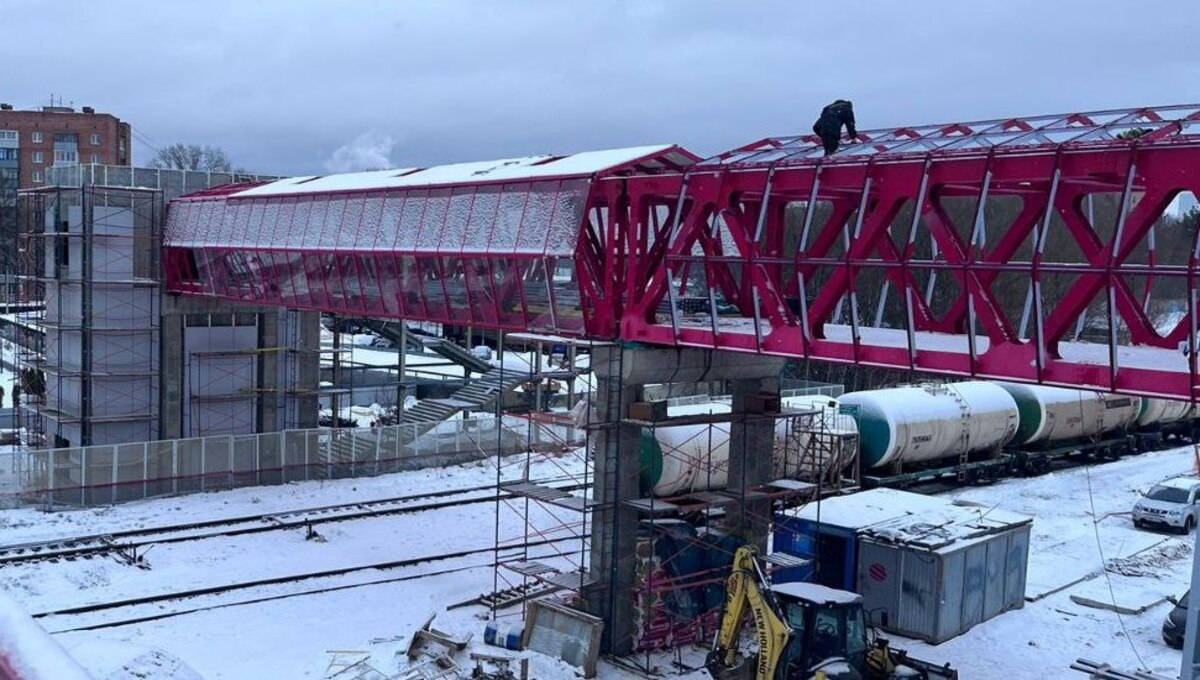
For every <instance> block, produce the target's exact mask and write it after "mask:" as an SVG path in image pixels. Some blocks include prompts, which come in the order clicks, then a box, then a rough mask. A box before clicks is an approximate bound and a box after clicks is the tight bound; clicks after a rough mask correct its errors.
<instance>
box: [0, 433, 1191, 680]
mask: <svg viewBox="0 0 1200 680" xmlns="http://www.w3.org/2000/svg"><path fill="white" fill-rule="evenodd" d="M567 460H572V461H574V460H577V458H576V457H568V458H565V459H545V460H542V461H540V462H538V463H536V464H535V466H534V468H533V470H532V475H533V476H534V477H540V476H544V477H552V476H558V475H561V474H562V467H561V466H563V465H567V464H568V463H567V462H566V461H567ZM1193 467H1194V456H1193V451H1192V449H1191V448H1190V447H1189V448H1186V449H1179V450H1173V451H1166V452H1160V453H1151V454H1145V455H1141V456H1136V457H1131V458H1126V459H1124V460H1121V461H1117V462H1114V463H1108V464H1104V465H1097V466H1093V467H1090V468H1076V469H1072V470H1067V471H1063V472H1057V473H1052V474H1049V475H1046V476H1043V477H1037V478H1031V479H1014V480H1009V481H1006V482H1002V483H999V484H996V485H993V486H986V487H976V488H967V489H962V490H958V491H955V492H951V493H950V494H949V495H950V496H952V497H955V498H962V499H966V500H971V501H974V502H978V503H983V504H986V505H989V506H992V505H994V506H997V507H1001V508H1003V509H1005V510H1010V511H1016V512H1022V513H1027V514H1030V515H1033V516H1034V517H1035V520H1034V529H1033V539H1032V541H1033V542H1032V549H1031V556H1030V566H1029V576H1028V581H1029V589H1028V591H1027V596H1028V597H1029V598H1035V599H1034V601H1027V602H1026V604H1025V606H1024V608H1023V609H1020V610H1016V611H1012V612H1008V613H1005V614H1002V615H1001V616H999V617H998V618H996V619H994V620H991V621H987V622H985V623H983V624H981V625H979V626H977V627H975V628H974V629H972V630H971V631H970V632H968V633H967V634H965V635H962V636H960V637H958V638H955V639H953V640H950V641H948V642H946V643H943V644H941V645H938V646H929V645H925V644H922V643H916V642H911V641H905V640H901V639H898V638H895V637H894V636H893V640H894V642H895V643H896V644H897V645H898V646H900V647H906V648H908V649H910V650H912V651H913V652H914V653H915V654H916V655H919V656H920V657H922V658H925V659H928V660H931V661H948V662H950V663H952V664H953V665H954V666H956V667H957V668H959V669H961V670H962V672H963V676H962V677H965V678H972V679H980V680H1000V679H1001V678H1013V677H1028V678H1034V677H1039V678H1042V677H1055V678H1057V677H1068V678H1069V677H1072V675H1078V676H1079V677H1081V678H1082V677H1084V676H1083V675H1082V674H1075V673H1072V672H1071V671H1070V670H1068V667H1069V665H1070V663H1071V662H1072V661H1073V660H1075V659H1076V658H1078V657H1085V658H1090V659H1095V660H1098V661H1105V662H1108V663H1111V664H1113V665H1114V666H1117V667H1120V668H1124V669H1128V670H1133V669H1136V668H1139V667H1142V668H1147V669H1149V670H1151V671H1154V672H1158V673H1163V674H1166V675H1170V676H1174V674H1175V673H1176V672H1177V671H1178V666H1179V659H1180V653H1179V652H1178V651H1176V650H1173V649H1170V648H1169V647H1167V646H1166V645H1165V644H1164V643H1163V641H1162V639H1161V637H1160V634H1159V629H1160V627H1161V624H1162V620H1163V617H1164V616H1165V614H1166V611H1167V608H1168V607H1169V604H1167V603H1166V602H1165V601H1164V600H1163V598H1165V597H1166V596H1167V595H1176V596H1178V595H1181V594H1182V593H1183V591H1184V590H1185V589H1186V584H1187V577H1188V573H1189V566H1190V557H1191V548H1190V540H1188V541H1185V540H1182V539H1181V538H1180V537H1177V536H1172V535H1167V534H1157V533H1151V532H1146V531H1140V530H1136V529H1134V528H1133V527H1132V525H1131V523H1130V520H1129V517H1128V514H1126V513H1128V511H1129V509H1130V508H1131V506H1132V504H1133V502H1134V501H1135V500H1136V498H1137V495H1138V493H1139V492H1141V491H1143V490H1145V489H1146V488H1147V487H1148V486H1149V485H1151V484H1153V483H1154V482H1156V481H1158V480H1160V479H1163V478H1166V477H1170V476H1174V475H1177V474H1186V473H1189V472H1190V471H1192V469H1193ZM503 474H504V475H505V476H506V477H512V476H517V475H519V474H521V466H518V465H512V466H508V467H506V469H505V470H504V472H503ZM496 476H497V475H496V469H495V466H494V463H493V462H488V463H482V464H477V465H472V466H462V467H456V468H449V469H439V470H425V471H419V472H413V473H403V474H396V475H389V476H383V477H378V478H373V479H347V480H339V481H332V482H324V483H320V482H311V483H303V484H290V485H285V486H279V487H265V488H247V489H239V490H234V491H227V492H220V493H209V494H201V495H194V496H186V497H178V498H169V499H160V500H152V501H142V502H136V503H129V504H125V505H121V506H116V507H110V508H96V509H87V510H76V511H63V512H55V513H45V512H41V511H38V510H34V509H21V510H8V511H3V512H0V529H2V530H3V535H4V537H5V541H4V543H6V544H12V543H18V542H24V541H38V540H47V539H51V538H55V537H63V536H77V535H82V534H91V533H101V532H105V531H116V530H120V529H127V528H132V527H139V526H157V525H165V524H177V523H181V522H187V521H193V520H200V519H210V518H216V517H225V516H241V515H247V514H252V513H264V512H271V511H275V510H278V511H284V510H291V509H295V508H300V507H310V506H317V505H322V504H330V503H339V502H347V501H352V500H363V499H372V498H382V497H390V496H400V495H406V494H413V493H419V492H422V491H431V490H437V489H449V488H460V487H472V486H476V485H483V484H488V483H491V482H494V481H495V480H496ZM494 508H495V506H494V505H493V504H475V505H464V506H461V507H451V508H442V509H438V510H431V511H429V512H423V513H418V514H410V515H401V516H395V517H383V518H375V519H370V520H366V521H356V522H348V523H344V524H332V525H326V526H323V527H321V528H320V529H319V531H320V534H321V538H322V539H323V540H319V541H314V540H306V539H305V535H304V533H303V532H301V531H281V532H272V533H264V534H254V535H250V536H241V537H228V538H221V539H211V540H208V541H202V542H197V543H181V544H175V545H163V546H159V547H156V548H155V549H151V550H150V551H149V553H148V554H147V555H146V559H147V561H148V562H149V566H150V569H148V570H146V569H139V568H137V567H135V566H130V565H128V564H124V563H122V562H121V561H119V560H117V559H113V558H99V559H93V560H78V561H60V562H58V563H38V564H35V565H27V566H11V567H6V568H4V569H0V588H3V590H4V591H6V592H7V593H8V594H9V595H11V596H12V597H14V598H15V599H17V600H18V601H19V602H20V603H21V604H22V605H23V606H24V607H25V608H26V609H27V610H29V611H31V612H35V613H37V612H47V611H54V610H60V609H63V608H67V607H73V606H79V605H85V604H92V603H98V602H106V601H113V600H118V599H123V598H129V597H137V596H143V595H153V594H158V593H162V592H174V591H182V590H185V589H188V588H198V587H204V586H209V585H221V584H228V583H234V582H240V581H248V580H254V579H259V578H264V577H267V576H272V575H287V574H293V573H303V572H311V571H317V570H318V569H322V568H328V567H331V566H339V565H340V566H344V565H353V564H364V563H373V562H380V561H384V560H388V559H397V560H398V559H404V558H409V557H415V556H419V555H426V554H435V553H443V552H452V551H455V550H464V549H469V548H475V547H481V546H490V545H492V544H493V541H494V539H495V537H496V534H497V522H496V517H495V514H494ZM555 512H556V514H557V515H558V516H557V517H552V516H551V515H550V513H549V512H547V511H544V510H538V509H536V508H535V509H534V510H532V511H530V517H531V519H532V521H533V522H534V523H535V525H536V526H538V527H540V528H542V529H546V530H555V531H562V530H561V528H560V527H561V525H562V523H563V522H564V520H565V521H570V518H569V517H565V516H564V514H563V513H566V512H568V511H566V510H562V509H559V510H556V511H555ZM519 515H520V513H519V512H517V511H516V509H513V510H510V509H508V508H507V507H506V506H504V505H501V517H500V522H499V526H500V530H499V533H500V535H501V538H503V539H515V538H517V537H518V536H520V535H521V534H522V532H523V531H524V529H523V524H522V520H521V518H520V516H519ZM1094 520H1095V521H1094ZM552 535H553V534H552ZM539 538H545V536H542V537H539ZM568 546H569V547H568ZM564 547H568V549H572V548H573V549H574V550H575V551H578V544H577V542H576V543H574V544H571V543H567V544H564ZM483 561H487V560H486V559H485V560H483ZM560 564H562V565H563V566H564V567H565V566H567V563H566V562H562V561H560ZM1105 565H1107V567H1108V569H1107V570H1105V569H1104V566H1105ZM451 566H462V567H464V568H463V569H461V570H459V571H455V572H453V573H447V574H443V575H440V576H429V577H421V575H422V574H427V573H432V572H436V571H439V570H441V569H445V568H446V567H451ZM408 576H411V577H413V578H412V579H410V580H393V581H391V582H388V583H381V584H377V585H359V584H361V583H365V582H368V581H375V580H382V579H384V578H394V577H408ZM330 585H339V586H340V585H349V586H357V587H347V588H344V589H340V590H334V591H329V592H323V593H320V594H307V595H302V594H296V593H301V592H303V591H307V590H312V589H316V588H318V587H321V586H330ZM494 586H495V581H494V574H493V570H492V569H491V568H490V567H482V566H481V567H476V568H470V565H468V564H465V563H449V562H447V563H441V564H432V563H431V564H428V565H424V566H417V567H413V568H410V569H407V570H404V571H391V572H382V571H381V572H369V573H360V574H356V575H353V576H347V577H340V578H338V579H333V580H324V581H305V582H297V583H296V584H285V585H284V586H282V587H280V588H275V587H273V588H270V589H263V590H250V591H246V592H239V593H235V594H232V595H231V594H226V595H223V596H220V597H218V596H212V599H205V598H192V599H191V600H188V601H186V602H181V603H171V604H166V605H160V606H158V607H157V608H156V609H155V610H154V613H162V612H163V611H165V610H169V609H171V608H175V607H178V608H180V609H201V608H203V607H204V606H206V605H208V604H212V605H214V606H213V608H210V609H206V610H202V611H195V612H193V613H188V614H183V615H179V616H172V617H168V618H161V619H157V620H152V621H145V622H142V623H135V624H131V625H123V626H118V627H109V628H100V629H96V630H87V631H77V632H66V633H61V634H58V635H56V637H57V639H58V640H59V641H61V642H62V643H63V644H64V645H65V646H66V647H68V648H69V649H71V650H72V651H73V652H74V653H75V654H76V655H77V657H79V658H80V660H81V661H83V662H84V663H85V664H87V665H88V666H89V667H90V668H91V669H92V670H93V672H94V673H95V675H96V677H98V678H112V679H116V678H122V679H124V678H133V677H138V678H153V679H155V680H166V679H168V678H171V679H174V680H194V679H195V678H205V679H208V680H217V679H232V678H248V677H274V678H324V677H327V676H328V673H329V668H330V662H331V659H333V657H332V656H331V652H332V651H351V652H355V653H362V654H369V655H370V659H369V663H371V664H372V665H374V666H376V667H377V668H378V669H379V670H380V671H382V672H384V673H396V672H398V671H400V670H401V669H403V668H404V667H405V665H406V660H405V657H404V654H403V650H404V649H405V648H406V647H407V644H408V642H409V639H410V638H411V636H412V635H413V633H414V632H415V630H416V629H418V628H419V627H420V626H421V624H422V623H424V621H425V620H426V619H427V617H428V616H429V615H430V614H431V613H434V612H440V613H439V615H438V618H437V626H438V627H439V628H441V629H443V630H446V631H448V632H451V633H453V634H456V635H464V636H465V635H467V634H473V635H474V639H473V641H472V643H471V646H470V647H471V650H472V651H482V652H493V653H504V652H502V651H500V650H497V648H494V647H489V646H486V645H484V644H483V632H484V625H485V623H486V619H487V612H486V611H485V610H484V609H482V608H480V607H464V608H458V609H454V610H452V611H449V612H447V611H444V609H445V607H446V606H447V605H450V604H452V603H456V602H460V601H462V600H465V599H469V598H472V597H474V596H477V595H479V594H482V593H486V592H491V591H492V589H493V587H494ZM1110 586H1111V589H1110ZM288 593H293V594H295V596H292V597H285V598H276V597H275V596H277V595H280V594H288ZM1072 596H1075V597H1074V599H1073V597H1072ZM267 598H274V599H267ZM253 600H261V601H259V602H254V603H250V602H251V601H253ZM1080 601H1083V602H1091V603H1092V606H1088V605H1086V604H1079V602H1080ZM1114 601H1115V603H1116V604H1117V605H1118V606H1120V607H1122V608H1127V609H1130V608H1131V609H1138V608H1142V607H1145V609H1144V611H1142V612H1141V613H1138V614H1132V615H1123V616H1122V615H1118V614H1117V613H1114V612H1112V611H1109V610H1108V609H1105V608H1096V606H1094V605H1095V604H1096V603H1099V604H1101V605H1104V604H1112V603H1113V602H1114ZM237 602H247V603H246V604H235V603H237ZM131 613H133V612H131ZM142 613H144V612H142ZM121 616H122V614H121V613H120V612H110V613H107V614H105V615H102V616H98V617H95V618H86V619H85V618H80V617H70V616H68V617H61V616H55V617H46V618H42V619H40V622H41V623H42V624H43V625H44V626H45V627H46V628H47V629H49V630H51V631H56V630H67V629H71V628H75V627H80V626H81V625H83V624H89V625H90V624H92V623H96V622H101V623H102V622H104V621H106V620H110V619H118V618H120V617H121ZM105 617H108V618H107V619H106V618H105ZM508 620H510V621H514V622H516V619H511V618H510V619H508ZM466 657H467V655H466V653H463V654H461V655H460V662H461V663H462V664H463V665H464V666H465V665H467V664H468V660H467V658H466ZM535 657H536V658H533V659H532V667H531V677H534V678H539V679H549V678H560V677H562V678H569V677H574V676H575V674H574V672H573V671H572V670H571V669H570V668H569V667H567V666H565V665H563V664H562V663H561V662H557V661H554V660H551V659H549V658H546V657H540V656H536V655H535ZM679 658H681V659H682V661H683V663H684V664H685V665H687V666H692V667H698V666H699V665H700V663H701V662H702V659H703V650H701V649H698V648H691V649H686V650H684V651H683V653H682V654H681V656H680V657H679ZM675 660H676V657H675V656H674V655H661V656H656V657H653V658H652V659H651V663H652V664H653V665H655V666H656V667H657V668H658V670H659V671H661V672H663V673H664V674H666V675H668V676H671V675H678V677H683V678H691V679H696V678H704V677H707V674H706V673H705V672H703V671H699V670H693V671H690V672H687V671H679V670H678V668H677V667H676V666H675V665H674V661H675ZM640 661H642V662H644V661H645V658H644V657H643V658H641V659H640ZM600 677H602V678H627V677H628V678H633V677H639V676H638V675H635V674H633V673H630V672H629V671H627V670H625V669H622V668H619V667H617V666H614V665H612V664H609V663H606V662H602V663H601V668H600Z"/></svg>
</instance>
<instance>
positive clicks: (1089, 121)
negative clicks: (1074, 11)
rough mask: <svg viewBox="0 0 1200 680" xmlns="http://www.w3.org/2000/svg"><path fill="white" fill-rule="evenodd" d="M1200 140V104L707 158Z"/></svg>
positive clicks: (803, 158) (879, 133)
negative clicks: (833, 148) (833, 147)
mask: <svg viewBox="0 0 1200 680" xmlns="http://www.w3.org/2000/svg"><path fill="white" fill-rule="evenodd" d="M1181 142H1182V143H1187V142H1190V143H1198V142H1200V104H1179V105H1173V106H1158V107H1146V108H1140V109H1113V110H1108V111H1091V112H1085V113H1063V114H1053V115H1043V116H1026V117H1020V118H997V119H992V120H979V121H972V122H966V123H942V124H936V125H912V126H903V127H895V128H879V129H874V130H859V131H858V136H857V137H856V138H855V139H854V141H852V142H848V141H846V140H843V144H842V147H841V148H840V149H839V150H838V152H837V153H836V154H834V155H833V156H830V157H825V155H824V150H823V148H822V145H821V139H820V138H819V137H817V136H816V135H815V134H804V135H791V136H785V137H766V138H764V139H760V140H758V141H756V142H751V143H750V144H747V145H745V146H741V147H738V148H736V149H732V150H730V151H726V152H725V153H722V154H718V155H716V156H713V157H712V158H708V159H706V160H704V161H702V162H701V163H699V164H698V165H699V166H700V167H704V166H722V167H731V166H732V167H739V166H747V167H752V166H759V165H793V164H794V165H812V164H815V163H817V162H824V163H862V162H864V161H866V160H868V159H871V158H876V157H881V156H882V157H893V156H895V157H905V156H924V155H927V154H933V155H939V156H940V155H959V154H975V155H979V154H986V153H990V152H993V151H995V152H1010V151H1011V152H1027V151H1031V150H1054V149H1058V148H1062V147H1066V148H1073V147H1079V148H1083V147H1088V146H1113V145H1117V144H1128V145H1132V144H1139V145H1142V144H1178V143H1181Z"/></svg>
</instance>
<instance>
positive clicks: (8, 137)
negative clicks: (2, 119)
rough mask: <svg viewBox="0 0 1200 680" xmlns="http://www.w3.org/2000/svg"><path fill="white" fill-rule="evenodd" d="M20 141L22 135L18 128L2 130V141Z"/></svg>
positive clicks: (0, 134)
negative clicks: (19, 133)
mask: <svg viewBox="0 0 1200 680" xmlns="http://www.w3.org/2000/svg"><path fill="white" fill-rule="evenodd" d="M16 141H20V136H19V135H18V134H17V131H16V130H0V142H16Z"/></svg>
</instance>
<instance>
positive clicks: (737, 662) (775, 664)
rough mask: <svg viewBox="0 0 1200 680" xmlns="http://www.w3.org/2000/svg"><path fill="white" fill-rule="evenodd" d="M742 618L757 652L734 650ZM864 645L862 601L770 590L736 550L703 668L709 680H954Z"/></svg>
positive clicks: (812, 590)
mask: <svg viewBox="0 0 1200 680" xmlns="http://www.w3.org/2000/svg"><path fill="white" fill-rule="evenodd" d="M747 614H749V616H750V618H752V619H753V620H754V629H755V631H756V633H757V637H758V651H757V653H756V654H754V655H753V656H747V655H743V654H742V653H740V652H739V650H738V645H739V642H740V638H741V634H742V627H743V626H744V624H745V621H746V618H747ZM870 637H871V639H868V632H867V623H866V617H865V613H864V611H863V604H862V596H860V595H858V594H856V593H849V592H846V591H844V590H834V589H833V588H827V587H825V586H821V585H817V584H815V583H783V584H779V585H777V586H774V587H772V586H771V585H770V584H769V583H768V581H767V577H766V574H765V573H764V571H763V568H762V565H761V564H760V563H759V560H758V549H757V548H755V547H754V546H752V545H747V546H743V547H741V548H739V549H738V551H737V553H736V554H735V555H734V558H733V572H732V573H731V574H730V575H729V579H728V581H727V583H726V591H725V611H724V613H723V614H722V616H721V627H720V630H719V631H718V632H717V638H716V640H714V642H713V648H712V651H710V652H709V654H708V659H707V661H706V663H705V666H706V667H707V668H708V672H709V673H711V674H712V676H713V678H715V679H716V680H900V679H902V678H914V679H919V680H958V671H955V670H953V669H951V668H950V666H949V664H946V665H942V666H937V665H935V664H932V663H929V662H926V661H920V660H918V659H913V658H910V657H909V656H908V655H907V654H906V653H905V652H903V651H897V650H893V649H891V647H889V646H888V642H887V640H886V639H884V638H882V637H880V636H878V635H872V636H870Z"/></svg>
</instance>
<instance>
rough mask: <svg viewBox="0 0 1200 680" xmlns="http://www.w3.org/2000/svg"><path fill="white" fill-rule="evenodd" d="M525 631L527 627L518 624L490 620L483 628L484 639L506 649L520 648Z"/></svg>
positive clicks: (490, 643)
mask: <svg viewBox="0 0 1200 680" xmlns="http://www.w3.org/2000/svg"><path fill="white" fill-rule="evenodd" d="M524 632H525V629H524V628H523V627H521V626H520V625H517V624H511V623H502V622H500V621H489V622H488V624H487V627H486V628H484V629H483V641H484V642H486V643H488V644H489V645H495V646H497V647H503V648H505V649H513V650H520V649H521V635H522V634H523V633H524Z"/></svg>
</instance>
